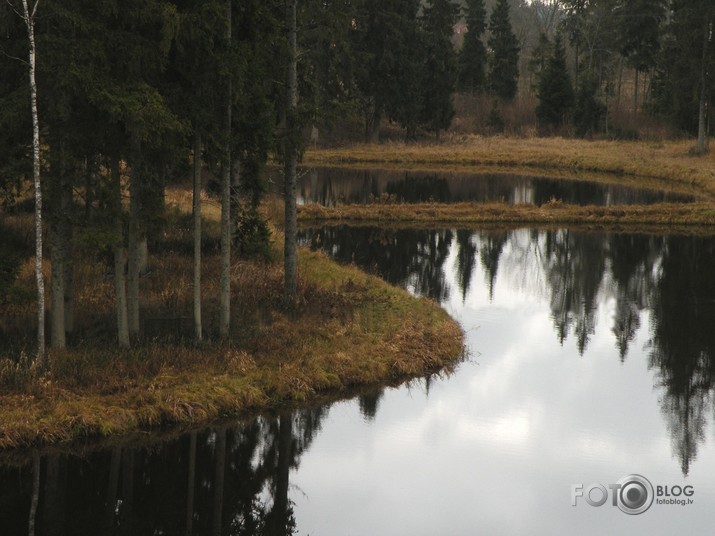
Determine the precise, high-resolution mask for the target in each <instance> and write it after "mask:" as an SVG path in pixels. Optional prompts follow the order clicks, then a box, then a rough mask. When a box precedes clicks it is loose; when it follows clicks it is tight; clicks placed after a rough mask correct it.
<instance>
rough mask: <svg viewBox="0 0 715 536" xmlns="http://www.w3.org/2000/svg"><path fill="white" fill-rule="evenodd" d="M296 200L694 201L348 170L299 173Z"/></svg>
mask: <svg viewBox="0 0 715 536" xmlns="http://www.w3.org/2000/svg"><path fill="white" fill-rule="evenodd" d="M268 174H269V181H270V182H271V184H273V185H274V188H275V189H276V190H279V189H280V188H282V184H283V182H282V181H283V179H282V175H281V172H280V170H277V169H270V170H269V171H268ZM297 195H298V202H299V203H300V204H310V203H318V204H321V205H323V206H333V205H338V204H365V203H369V202H372V201H373V200H376V199H383V200H386V199H391V200H394V201H395V202H398V203H417V202H428V201H435V202H440V203H455V202H460V201H475V202H480V203H482V202H502V203H508V204H530V205H543V204H544V203H548V202H549V201H550V200H554V199H555V200H560V201H562V202H564V203H569V204H575V205H599V206H610V205H633V204H641V205H647V204H653V203H661V202H674V203H683V202H691V201H694V200H695V196H694V195H687V194H677V193H669V192H665V191H660V190H655V189H643V188H632V187H628V186H623V185H617V184H615V185H614V184H606V183H599V182H593V181H587V180H566V179H553V178H546V177H534V176H526V175H518V174H512V173H466V172H444V171H403V170H387V169H349V168H304V169H302V170H301V171H300V173H299V178H298V183H297Z"/></svg>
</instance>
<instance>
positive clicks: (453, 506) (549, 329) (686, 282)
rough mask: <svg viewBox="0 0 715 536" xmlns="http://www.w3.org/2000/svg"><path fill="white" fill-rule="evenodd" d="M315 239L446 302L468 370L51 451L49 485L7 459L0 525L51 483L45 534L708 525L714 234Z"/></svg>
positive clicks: (588, 530) (441, 233)
mask: <svg viewBox="0 0 715 536" xmlns="http://www.w3.org/2000/svg"><path fill="white" fill-rule="evenodd" d="M301 240H302V241H303V242H304V243H305V244H308V245H311V246H312V247H314V248H320V249H323V250H324V251H326V252H328V253H329V254H330V255H332V256H333V257H335V258H337V259H338V260H340V261H343V262H355V263H356V264H358V265H360V266H362V267H363V268H365V269H366V270H368V271H371V272H373V273H376V274H378V275H380V276H382V277H384V278H386V279H387V280H389V281H392V282H393V283H395V284H399V285H403V286H405V287H406V288H408V289H409V290H410V291H411V292H413V293H415V294H418V295H425V296H429V297H431V298H433V299H435V300H437V301H439V302H440V303H441V304H442V306H443V307H444V308H445V309H446V310H447V311H448V312H449V313H450V314H451V315H452V316H453V317H454V318H456V319H457V320H458V321H459V322H460V323H461V325H462V327H463V329H464V331H465V334H466V344H467V350H468V357H467V359H466V361H465V362H464V363H462V364H461V365H460V366H459V367H458V369H457V371H456V372H455V373H454V374H453V375H451V376H449V377H441V376H437V377H430V378H422V379H417V380H414V381H412V382H410V383H409V384H407V385H404V386H402V387H399V388H390V389H379V388H378V389H375V390H373V391H369V392H364V393H363V394H361V395H360V396H357V397H356V398H354V399H352V400H348V401H343V402H337V403H334V404H332V405H325V406H320V407H314V408H309V409H305V410H302V411H297V412H295V413H293V414H292V415H285V416H283V417H280V418H278V417H276V418H271V417H261V418H259V419H256V420H254V421H252V422H249V423H243V424H231V425H228V426H217V427H214V428H212V429H210V430H206V431H203V432H197V433H193V434H188V435H185V436H181V437H176V438H173V439H169V440H167V441H165V442H163V443H156V444H153V445H152V446H149V447H140V446H132V445H131V444H129V445H122V446H116V447H114V448H109V449H107V450H96V451H92V452H89V453H85V454H83V455H69V454H55V455H51V456H47V457H45V458H43V459H42V460H41V461H40V463H39V467H40V472H39V477H40V478H39V480H38V481H37V482H35V480H34V478H33V476H34V474H35V471H34V469H33V464H32V463H25V464H24V465H22V464H20V465H18V466H4V467H2V468H1V469H0V526H2V527H3V530H4V531H6V533H7V534H23V533H25V534H26V533H27V524H28V517H29V512H30V504H31V498H32V496H33V493H35V494H36V495H37V497H38V507H37V511H36V516H35V518H36V521H37V527H38V531H37V533H38V534H147V535H148V534H187V533H191V534H197V535H198V534H201V535H203V534H224V535H228V534H236V535H238V534H240V535H244V534H290V533H295V534H310V535H312V536H320V535H329V536H334V535H352V534H355V535H401V534H409V535H415V534H416V535H434V534H450V535H453V534H454V535H462V534H464V535H467V534H470V535H471V534H507V535H523V534H529V535H534V534H537V535H559V534H594V535H595V534H617V533H618V534H625V533H637V534H680V533H688V534H709V533H711V530H712V512H713V507H714V506H715V477H714V476H713V475H715V433H714V432H713V414H714V413H715V412H714V409H715V408H714V405H713V401H714V397H713V394H714V393H713V378H714V373H715V330H713V325H715V278H713V276H712V274H713V273H715V237H712V236H704V237H702V236H684V235H647V234H625V233H607V232H580V231H574V230H569V229H558V230H538V229H514V230H471V231H470V230H450V229H434V230H410V229H405V230H386V229H376V228H369V227H366V228H353V227H335V228H330V227H328V228H322V229H311V230H304V231H302V232H301ZM629 475H642V477H645V478H646V479H647V481H648V482H650V483H651V484H652V486H653V488H652V491H649V488H648V487H647V486H646V484H643V483H642V481H637V482H636V481H635V480H633V479H634V478H635V477H629V478H628V479H626V480H622V479H623V478H624V477H627V476H629ZM634 482H635V483H634ZM619 483H620V484H621V485H622V486H623V488H622V489H624V490H625V489H626V486H630V488H629V489H630V491H629V495H627V496H625V497H626V499H628V497H631V499H632V498H633V497H632V495H631V494H630V493H631V492H632V491H633V488H634V486H635V487H638V486H641V488H638V489H643V490H645V494H644V496H645V497H646V498H648V497H651V498H654V499H655V500H654V502H653V503H652V505H651V506H650V507H649V508H648V509H647V511H645V512H643V513H642V514H640V515H629V514H635V513H636V512H635V511H636V510H637V508H639V507H640V506H639V505H638V504H635V503H634V504H633V505H631V506H629V503H623V501H621V503H620V507H619V506H614V505H613V504H612V498H613V494H614V492H615V493H616V494H618V493H619V491H618V485H619ZM604 493H605V494H606V496H603V494H604ZM636 495H637V493H636ZM587 498H588V499H589V500H590V501H591V503H593V504H599V503H601V502H603V503H604V504H602V505H601V506H593V505H592V504H589V503H588V502H587V500H586V499H587ZM601 499H603V501H602V500H601ZM636 499H637V497H636ZM634 500H635V499H634ZM688 501H692V503H691V504H688ZM572 502H575V503H576V505H575V506H573V505H572ZM636 502H637V501H636ZM671 502H672V504H671ZM624 504H625V506H624ZM621 507H622V508H621ZM622 509H623V510H622ZM624 510H625V511H624ZM286 527H287V528H286Z"/></svg>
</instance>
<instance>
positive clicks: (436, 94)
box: [420, 0, 457, 140]
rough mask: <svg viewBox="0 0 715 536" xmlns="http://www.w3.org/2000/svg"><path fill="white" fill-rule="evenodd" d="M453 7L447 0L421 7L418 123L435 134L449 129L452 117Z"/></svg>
mask: <svg viewBox="0 0 715 536" xmlns="http://www.w3.org/2000/svg"><path fill="white" fill-rule="evenodd" d="M456 19H457V6H456V5H454V4H453V3H452V2H451V1H450V0H431V1H430V2H428V3H427V4H426V5H425V7H424V13H423V16H422V29H423V32H424V50H425V54H424V71H423V72H424V76H423V78H422V91H423V95H424V96H423V97H422V103H421V104H422V112H421V114H420V115H421V118H422V123H423V124H424V125H425V126H426V127H427V129H428V130H430V131H432V132H434V133H435V136H436V138H437V139H438V140H439V132H440V130H445V129H447V128H449V125H450V124H451V123H452V118H453V117H454V113H455V112H454V103H453V102H452V93H454V89H455V82H456V77H457V65H456V60H457V58H456V53H455V51H454V47H453V46H452V41H451V38H452V34H453V33H454V30H453V28H454V23H455V22H456Z"/></svg>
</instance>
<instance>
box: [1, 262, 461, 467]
mask: <svg viewBox="0 0 715 536" xmlns="http://www.w3.org/2000/svg"><path fill="white" fill-rule="evenodd" d="M300 266H301V270H302V273H301V278H302V279H303V284H304V285H305V286H307V287H308V291H307V292H306V300H307V302H308V303H307V304H306V306H307V307H314V308H316V309H320V310H319V311H318V312H317V313H316V311H311V312H310V314H309V316H310V318H309V319H307V320H304V319H302V318H300V319H297V320H296V319H293V318H290V317H288V316H281V315H277V316H276V317H275V318H274V319H273V325H272V326H271V328H270V329H271V331H270V332H268V333H266V334H265V336H266V337H268V336H271V340H270V341H262V342H261V344H262V346H261V350H260V351H258V352H257V353H250V352H247V351H244V350H240V349H238V347H233V346H232V345H230V344H229V345H225V344H223V345H219V344H215V345H212V344H209V345H206V347H204V348H196V347H188V346H186V345H185V346H178V345H177V346H174V347H169V348H167V347H166V346H163V347H162V346H161V345H159V346H157V347H152V346H151V345H148V346H139V347H137V348H136V349H133V350H130V351H129V352H128V353H126V355H121V352H119V351H118V350H116V351H112V352H110V355H109V356H104V357H102V360H103V361H105V362H104V363H99V364H97V365H96V367H98V368H97V370H92V371H89V372H87V371H82V370H81V369H79V370H80V371H81V373H83V374H85V375H86V376H88V378H87V380H86V383H87V384H86V385H83V384H82V383H81V382H76V381H75V379H71V380H67V381H65V380H63V377H64V375H67V377H68V378H69V377H70V374H71V373H74V369H75V368H79V367H81V366H84V365H83V364H84V363H85V362H86V361H88V360H92V359H96V357H95V356H94V351H95V350H96V349H94V348H92V347H81V348H76V349H72V350H65V351H62V352H51V353H50V354H49V360H50V373H49V374H48V375H45V376H40V377H38V378H36V379H35V380H34V381H30V382H29V383H28V385H27V386H26V387H25V388H24V389H19V390H17V391H16V392H13V393H7V392H5V393H4V394H3V395H0V404H2V406H3V412H2V415H0V458H7V457H8V456H10V457H12V455H13V454H17V455H21V452H22V451H27V450H29V449H38V448H44V447H51V448H71V447H72V445H73V444H76V443H77V442H88V441H91V442H94V441H101V440H102V439H107V438H109V439H110V440H111V438H120V437H121V436H126V435H131V434H133V433H137V432H149V433H151V432H152V431H162V430H166V429H167V428H169V429H172V428H177V429H187V428H195V427H198V426H209V425H210V424H211V423H213V422H216V421H217V420H223V419H228V418H232V419H233V418H235V419H245V418H248V417H250V416H257V415H259V414H261V413H265V412H271V411H282V410H287V409H291V408H295V407H296V406H297V405H305V404H310V403H315V402H318V401H320V400H326V399H328V400H332V399H340V398H343V397H344V396H346V395H349V394H350V393H352V392H354V391H355V390H356V389H359V388H361V387H370V386H376V385H384V386H389V385H397V384H400V383H402V382H404V381H406V380H409V379H411V378H415V377H421V376H425V375H427V374H433V373H438V372H442V371H444V372H447V373H449V372H450V371H451V370H453V368H454V367H455V366H456V365H457V364H458V363H459V361H460V357H461V356H462V355H463V333H462V330H461V328H460V327H459V325H458V324H457V323H456V321H454V320H453V319H452V318H451V317H449V315H448V314H447V313H446V312H445V311H444V310H443V309H442V308H441V307H439V305H437V304H436V303H434V302H432V301H430V300H427V299H425V298H415V297H413V296H411V295H409V294H408V293H407V291H405V290H402V289H399V288H397V287H393V286H391V285H389V284H388V283H386V282H384V281H382V280H381V279H379V278H377V277H375V276H371V275H368V274H366V273H364V272H362V271H360V270H359V269H357V268H356V267H354V266H341V265H339V264H337V263H336V262H334V261H332V260H330V259H328V258H327V257H326V256H325V255H323V254H320V253H315V252H310V251H306V250H301V252H300ZM340 308H342V309H349V312H348V313H347V315H346V314H344V313H343V312H342V311H341V310H339V309H340ZM266 329H268V328H266ZM281 337H282V340H277V339H280V338H281ZM264 342H265V345H263V343H264ZM281 347H282V353H280V355H276V352H281V350H280V348H281ZM154 351H156V352H157V353H161V356H158V357H157V356H152V355H151V354H152V352H154ZM167 356H170V358H169V357H167ZM147 362H148V363H149V365H147ZM67 371H69V372H67ZM147 371H150V372H149V373H147ZM95 376H96V377H95ZM104 380H106V383H107V384H110V385H109V386H107V385H104V384H103V381H104ZM114 380H121V381H120V383H119V385H114V384H113V383H114ZM73 383H76V385H73ZM114 390H116V392H113V391H114Z"/></svg>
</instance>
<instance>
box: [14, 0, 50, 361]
mask: <svg viewBox="0 0 715 536" xmlns="http://www.w3.org/2000/svg"><path fill="white" fill-rule="evenodd" d="M39 4H40V0H35V3H34V5H33V6H32V8H30V6H29V4H28V1H27V0H22V12H18V15H20V17H21V18H22V20H23V21H24V22H25V26H26V28H27V37H28V40H29V51H28V56H29V62H28V74H29V78H30V109H31V112H32V177H33V184H34V192H35V280H36V281H37V362H38V363H39V364H40V365H42V366H44V364H45V280H44V277H43V275H42V184H41V181H40V120H39V117H38V113H37V82H36V81H35V71H36V52H37V51H36V48H35V15H36V14H37V7H38V5H39Z"/></svg>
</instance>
